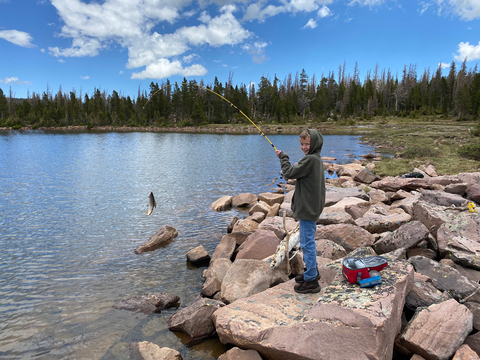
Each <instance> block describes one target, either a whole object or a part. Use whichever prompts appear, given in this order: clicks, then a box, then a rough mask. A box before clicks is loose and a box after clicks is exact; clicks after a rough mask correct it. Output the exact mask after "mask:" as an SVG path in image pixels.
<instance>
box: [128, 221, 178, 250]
mask: <svg viewBox="0 0 480 360" xmlns="http://www.w3.org/2000/svg"><path fill="white" fill-rule="evenodd" d="M177 236H178V232H177V230H176V229H175V228H173V227H171V226H168V225H164V226H163V227H162V228H161V229H160V230H158V231H157V232H156V233H155V235H153V236H152V237H151V238H150V239H149V240H148V241H147V242H145V243H143V244H142V245H140V246H139V247H137V248H136V249H135V254H141V253H144V252H147V251H153V250H156V249H158V248H159V247H160V246H162V245H163V244H165V243H167V242H169V241H170V240H172V239H175V238H176V237H177Z"/></svg>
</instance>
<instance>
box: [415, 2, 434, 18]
mask: <svg viewBox="0 0 480 360" xmlns="http://www.w3.org/2000/svg"><path fill="white" fill-rule="evenodd" d="M418 4H419V5H420V7H421V9H419V10H418V12H419V13H420V15H423V13H424V12H425V11H427V10H428V8H429V7H430V6H431V5H432V4H431V3H429V2H425V1H420V2H419V3H418Z"/></svg>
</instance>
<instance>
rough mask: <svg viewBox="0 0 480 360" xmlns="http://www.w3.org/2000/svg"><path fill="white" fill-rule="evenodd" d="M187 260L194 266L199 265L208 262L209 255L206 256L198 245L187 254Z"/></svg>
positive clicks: (204, 251)
mask: <svg viewBox="0 0 480 360" xmlns="http://www.w3.org/2000/svg"><path fill="white" fill-rule="evenodd" d="M187 260H188V261H190V262H192V263H194V264H196V265H201V264H204V263H208V262H209V261H210V255H208V252H207V250H205V248H204V247H203V246H202V245H200V246H197V247H196V248H194V249H192V250H190V251H189V252H187Z"/></svg>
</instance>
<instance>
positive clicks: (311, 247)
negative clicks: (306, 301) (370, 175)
mask: <svg viewBox="0 0 480 360" xmlns="http://www.w3.org/2000/svg"><path fill="white" fill-rule="evenodd" d="M322 146H323V136H322V134H320V133H319V132H318V131H317V130H311V129H305V130H303V131H302V133H301V134H300V147H301V149H302V151H303V153H304V154H305V156H304V157H303V158H302V159H301V160H300V161H299V162H298V164H296V165H293V166H292V165H291V164H290V160H289V157H288V155H287V154H286V153H285V152H284V151H282V150H276V151H275V153H276V154H277V156H278V158H279V159H280V166H281V168H282V173H283V177H284V178H285V179H287V180H288V179H296V180H297V181H296V183H295V193H294V195H293V198H292V211H293V216H294V217H295V218H298V219H299V221H300V246H301V248H302V251H303V261H304V263H305V267H306V270H305V272H304V273H303V274H301V275H298V276H296V277H295V282H296V283H297V284H296V285H295V287H294V290H295V291H296V292H297V293H317V292H319V291H320V284H319V283H318V279H319V278H320V276H319V274H318V270H317V250H316V246H315V231H316V229H317V220H318V218H319V217H320V214H321V213H322V211H323V207H324V206H325V173H324V170H323V161H322V158H321V157H320V151H321V150H322Z"/></svg>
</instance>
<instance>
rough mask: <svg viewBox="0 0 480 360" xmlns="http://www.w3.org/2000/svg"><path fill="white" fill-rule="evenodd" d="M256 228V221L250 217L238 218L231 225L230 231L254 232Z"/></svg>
mask: <svg viewBox="0 0 480 360" xmlns="http://www.w3.org/2000/svg"><path fill="white" fill-rule="evenodd" d="M257 228H258V222H256V221H254V220H252V219H248V218H247V219H243V220H238V221H237V222H236V223H235V225H234V226H233V230H232V232H254V231H255V230H257Z"/></svg>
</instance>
